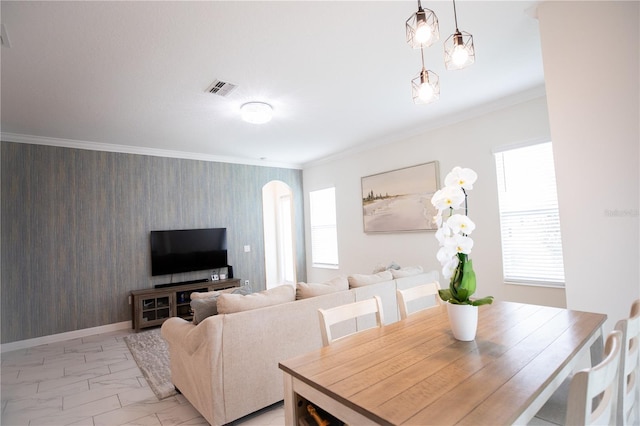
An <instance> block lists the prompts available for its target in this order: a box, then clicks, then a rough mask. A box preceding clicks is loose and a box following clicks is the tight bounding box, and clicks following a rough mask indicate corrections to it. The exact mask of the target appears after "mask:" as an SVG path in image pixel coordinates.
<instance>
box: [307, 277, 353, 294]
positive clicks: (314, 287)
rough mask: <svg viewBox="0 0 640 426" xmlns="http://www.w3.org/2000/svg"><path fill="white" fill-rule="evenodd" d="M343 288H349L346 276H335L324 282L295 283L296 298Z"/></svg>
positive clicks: (332, 291) (333, 291)
mask: <svg viewBox="0 0 640 426" xmlns="http://www.w3.org/2000/svg"><path fill="white" fill-rule="evenodd" d="M343 290H349V281H348V280H347V278H346V277H336V278H333V279H332V280H329V281H327V282H325V283H305V282H299V283H298V284H297V285H296V299H307V298H309V297H316V296H321V295H323V294H328V293H335V292H336V291H343Z"/></svg>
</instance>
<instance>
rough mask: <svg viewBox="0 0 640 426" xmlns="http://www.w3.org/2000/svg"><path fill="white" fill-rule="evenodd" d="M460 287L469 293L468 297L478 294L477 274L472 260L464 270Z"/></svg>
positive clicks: (466, 264)
mask: <svg viewBox="0 0 640 426" xmlns="http://www.w3.org/2000/svg"><path fill="white" fill-rule="evenodd" d="M460 287H461V288H464V289H466V290H467V291H468V294H467V296H468V297H470V296H472V295H473V293H475V292H476V273H475V272H474V270H473V261H472V260H471V259H469V260H467V261H466V262H465V263H464V266H463V268H462V282H461V285H460Z"/></svg>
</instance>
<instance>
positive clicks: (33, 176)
mask: <svg viewBox="0 0 640 426" xmlns="http://www.w3.org/2000/svg"><path fill="white" fill-rule="evenodd" d="M0 161H1V164H0V165H1V169H0V172H1V178H2V182H1V185H2V186H1V190H2V192H1V214H2V216H1V221H2V224H1V227H2V228H1V231H2V247H1V249H2V256H1V257H2V259H1V261H2V264H1V266H2V271H1V286H0V294H1V299H2V312H1V315H2V317H1V319H2V330H1V332H2V343H7V342H13V341H19V340H24V339H30V338H34V337H40V336H46V335H50V334H56V333H63V332H67V331H73V330H78V329H83V328H89V327H97V326H101V325H107V324H112V323H117V322H121V321H127V320H130V319H131V306H130V305H129V304H128V295H129V292H130V291H131V290H138V289H146V288H152V287H153V286H154V285H155V284H162V283H168V282H179V281H185V280H190V279H197V278H205V277H207V276H209V273H210V271H202V272H193V273H188V274H176V275H173V276H170V275H168V276H160V277H152V276H151V258H150V248H149V231H151V230H162V229H189V228H218V227H221V228H222V227H224V228H227V244H228V249H229V254H228V255H229V264H231V265H232V266H233V272H234V276H235V277H237V278H241V279H242V280H245V279H248V280H250V281H251V283H252V287H253V288H254V290H261V289H264V288H265V283H264V282H265V267H264V244H263V229H262V227H263V222H262V187H263V186H264V185H265V184H266V183H268V182H269V181H272V180H280V181H283V182H285V183H286V184H288V185H289V186H290V187H291V188H292V190H293V194H294V203H295V215H296V217H295V222H296V228H297V235H296V247H297V250H298V253H297V270H298V280H300V281H302V280H304V279H305V276H304V274H305V270H306V266H305V256H304V247H305V244H304V220H303V204H304V203H303V193H302V172H301V171H300V170H292V169H281V168H273V167H259V166H249V165H240V164H229V163H216V162H206V161H194V160H182V159H176V158H162V157H151V156H144V155H133V154H121V153H111V152H99V151H89V150H79V149H70V148H59V147H51V146H42V145H30V144H18V143H9V142H2V144H1V157H0ZM245 245H250V246H251V251H250V252H249V253H245V252H244V250H243V247H244V246H245Z"/></svg>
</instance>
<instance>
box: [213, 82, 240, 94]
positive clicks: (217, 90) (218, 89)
mask: <svg viewBox="0 0 640 426" xmlns="http://www.w3.org/2000/svg"><path fill="white" fill-rule="evenodd" d="M236 87H238V85H237V84H233V83H227V82H226V81H220V80H215V81H214V82H213V83H212V84H211V86H209V88H208V89H207V92H209V93H213V94H214V95H219V96H227V95H229V93H231V92H233V91H234V90H235V88H236Z"/></svg>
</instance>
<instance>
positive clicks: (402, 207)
mask: <svg viewBox="0 0 640 426" xmlns="http://www.w3.org/2000/svg"><path fill="white" fill-rule="evenodd" d="M361 184H362V218H363V228H364V232H365V233H378V232H411V231H435V230H437V226H436V225H435V223H434V222H433V217H434V216H435V215H436V209H435V207H433V205H432V204H431V198H432V197H433V194H434V193H435V192H436V191H437V190H438V189H439V188H440V169H439V165H438V162H437V161H431V162H428V163H423V164H417V165H415V166H409V167H404V168H401V169H396V170H391V171H388V172H383V173H378V174H375V175H370V176H364V177H362V178H361Z"/></svg>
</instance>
